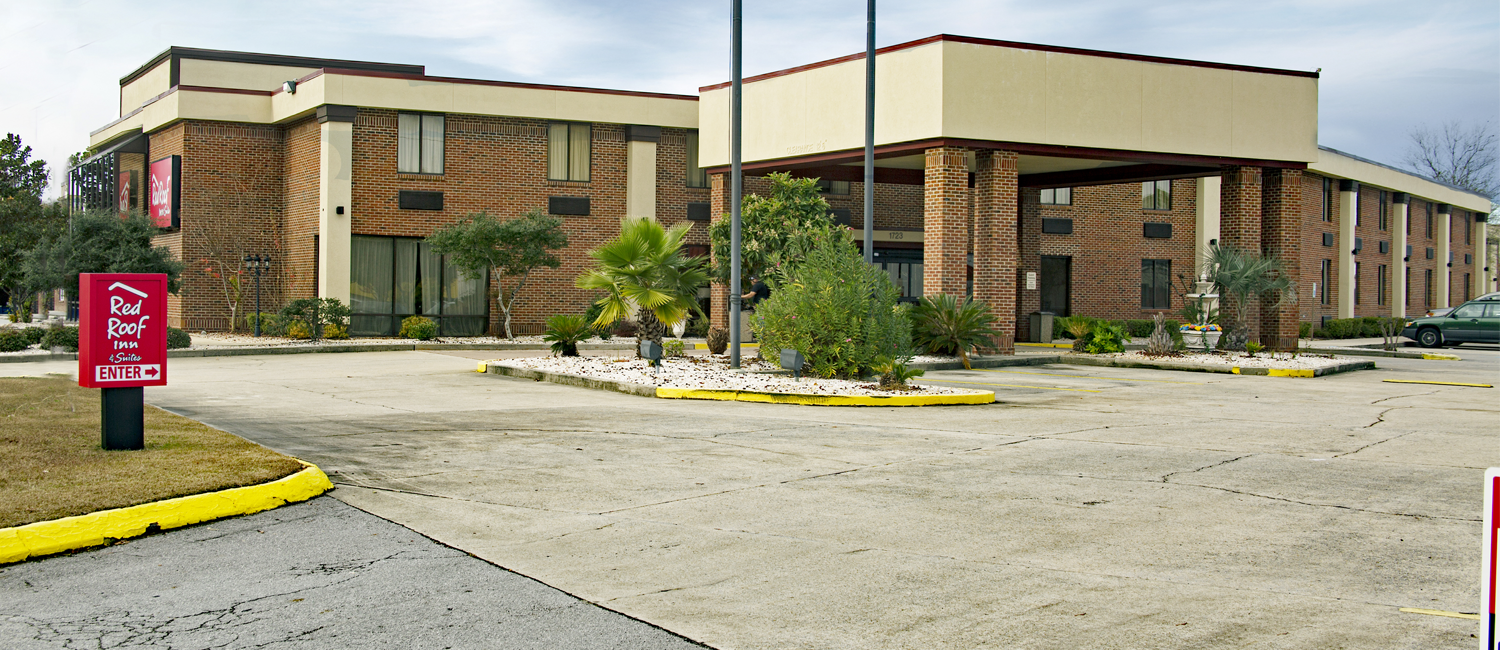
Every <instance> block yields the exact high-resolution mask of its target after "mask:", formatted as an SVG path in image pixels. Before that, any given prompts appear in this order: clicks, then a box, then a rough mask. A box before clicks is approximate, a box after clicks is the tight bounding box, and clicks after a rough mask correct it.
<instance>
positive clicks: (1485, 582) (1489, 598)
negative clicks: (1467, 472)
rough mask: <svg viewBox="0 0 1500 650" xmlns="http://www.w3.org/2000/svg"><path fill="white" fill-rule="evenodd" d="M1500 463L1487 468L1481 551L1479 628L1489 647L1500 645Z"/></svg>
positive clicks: (1494, 647)
mask: <svg viewBox="0 0 1500 650" xmlns="http://www.w3.org/2000/svg"><path fill="white" fill-rule="evenodd" d="M1497 495H1500V467H1491V468H1489V469H1487V470H1485V472H1484V552H1483V553H1480V557H1481V558H1483V565H1482V566H1481V570H1480V573H1479V575H1480V585H1481V586H1480V590H1479V593H1480V603H1479V629H1480V630H1481V632H1482V637H1483V644H1482V645H1481V646H1480V647H1482V648H1484V649H1485V650H1496V649H1497V648H1500V642H1497V641H1496V640H1495V588H1496V587H1500V579H1497V578H1500V576H1497V575H1496V571H1497V570H1500V569H1497V563H1500V535H1497V534H1496V533H1497V532H1500V530H1496V528H1495V527H1496V526H1500V501H1497V500H1496V499H1495V497H1496V496H1497Z"/></svg>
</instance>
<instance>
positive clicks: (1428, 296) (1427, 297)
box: [1422, 269, 1432, 308]
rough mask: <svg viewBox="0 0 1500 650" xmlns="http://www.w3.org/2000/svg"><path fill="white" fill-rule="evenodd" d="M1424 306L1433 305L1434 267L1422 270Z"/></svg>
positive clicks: (1429, 306)
mask: <svg viewBox="0 0 1500 650" xmlns="http://www.w3.org/2000/svg"><path fill="white" fill-rule="evenodd" d="M1422 276H1423V278H1422V282H1423V283H1424V284H1423V286H1422V306H1423V307H1427V308H1431V307H1432V269H1423V270H1422Z"/></svg>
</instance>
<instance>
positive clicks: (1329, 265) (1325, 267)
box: [1318, 260, 1333, 305]
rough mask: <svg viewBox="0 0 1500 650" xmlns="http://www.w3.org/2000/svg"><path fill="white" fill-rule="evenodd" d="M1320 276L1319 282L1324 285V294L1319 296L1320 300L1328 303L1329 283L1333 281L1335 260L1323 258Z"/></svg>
mask: <svg viewBox="0 0 1500 650" xmlns="http://www.w3.org/2000/svg"><path fill="white" fill-rule="evenodd" d="M1318 278H1319V279H1318V282H1320V283H1322V285H1323V295H1322V296H1319V299H1318V301H1319V302H1320V303H1322V304H1324V305H1326V304H1328V301H1329V297H1328V294H1329V292H1328V285H1329V283H1331V282H1333V260H1323V263H1322V268H1321V270H1320V272H1319V274H1318Z"/></svg>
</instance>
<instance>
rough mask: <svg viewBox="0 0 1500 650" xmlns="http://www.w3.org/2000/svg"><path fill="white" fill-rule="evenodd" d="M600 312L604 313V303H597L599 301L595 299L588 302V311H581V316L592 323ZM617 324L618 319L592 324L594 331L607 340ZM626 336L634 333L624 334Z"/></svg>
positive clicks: (618, 322) (618, 323)
mask: <svg viewBox="0 0 1500 650" xmlns="http://www.w3.org/2000/svg"><path fill="white" fill-rule="evenodd" d="M602 313H604V305H601V304H599V301H598V300H597V299H595V300H594V301H592V302H590V303H589V308H588V311H585V312H583V317H584V318H587V319H588V321H589V323H591V324H592V323H594V322H597V321H598V320H599V314H602ZM619 326H620V321H615V322H613V323H610V324H608V325H601V326H594V331H595V332H596V333H597V334H598V335H599V338H600V339H603V340H605V341H608V340H609V337H610V336H611V333H612V332H614V330H615V328H616V327H619ZM626 336H635V334H633V333H632V334H626Z"/></svg>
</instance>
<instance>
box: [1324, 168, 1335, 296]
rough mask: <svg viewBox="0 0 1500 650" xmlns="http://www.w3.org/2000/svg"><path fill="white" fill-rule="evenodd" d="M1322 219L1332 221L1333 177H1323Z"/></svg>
mask: <svg viewBox="0 0 1500 650" xmlns="http://www.w3.org/2000/svg"><path fill="white" fill-rule="evenodd" d="M1323 220H1324V221H1333V179H1332V178H1328V177H1326V176H1325V177H1324V178H1323ZM1325 286H1326V285H1325Z"/></svg>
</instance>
